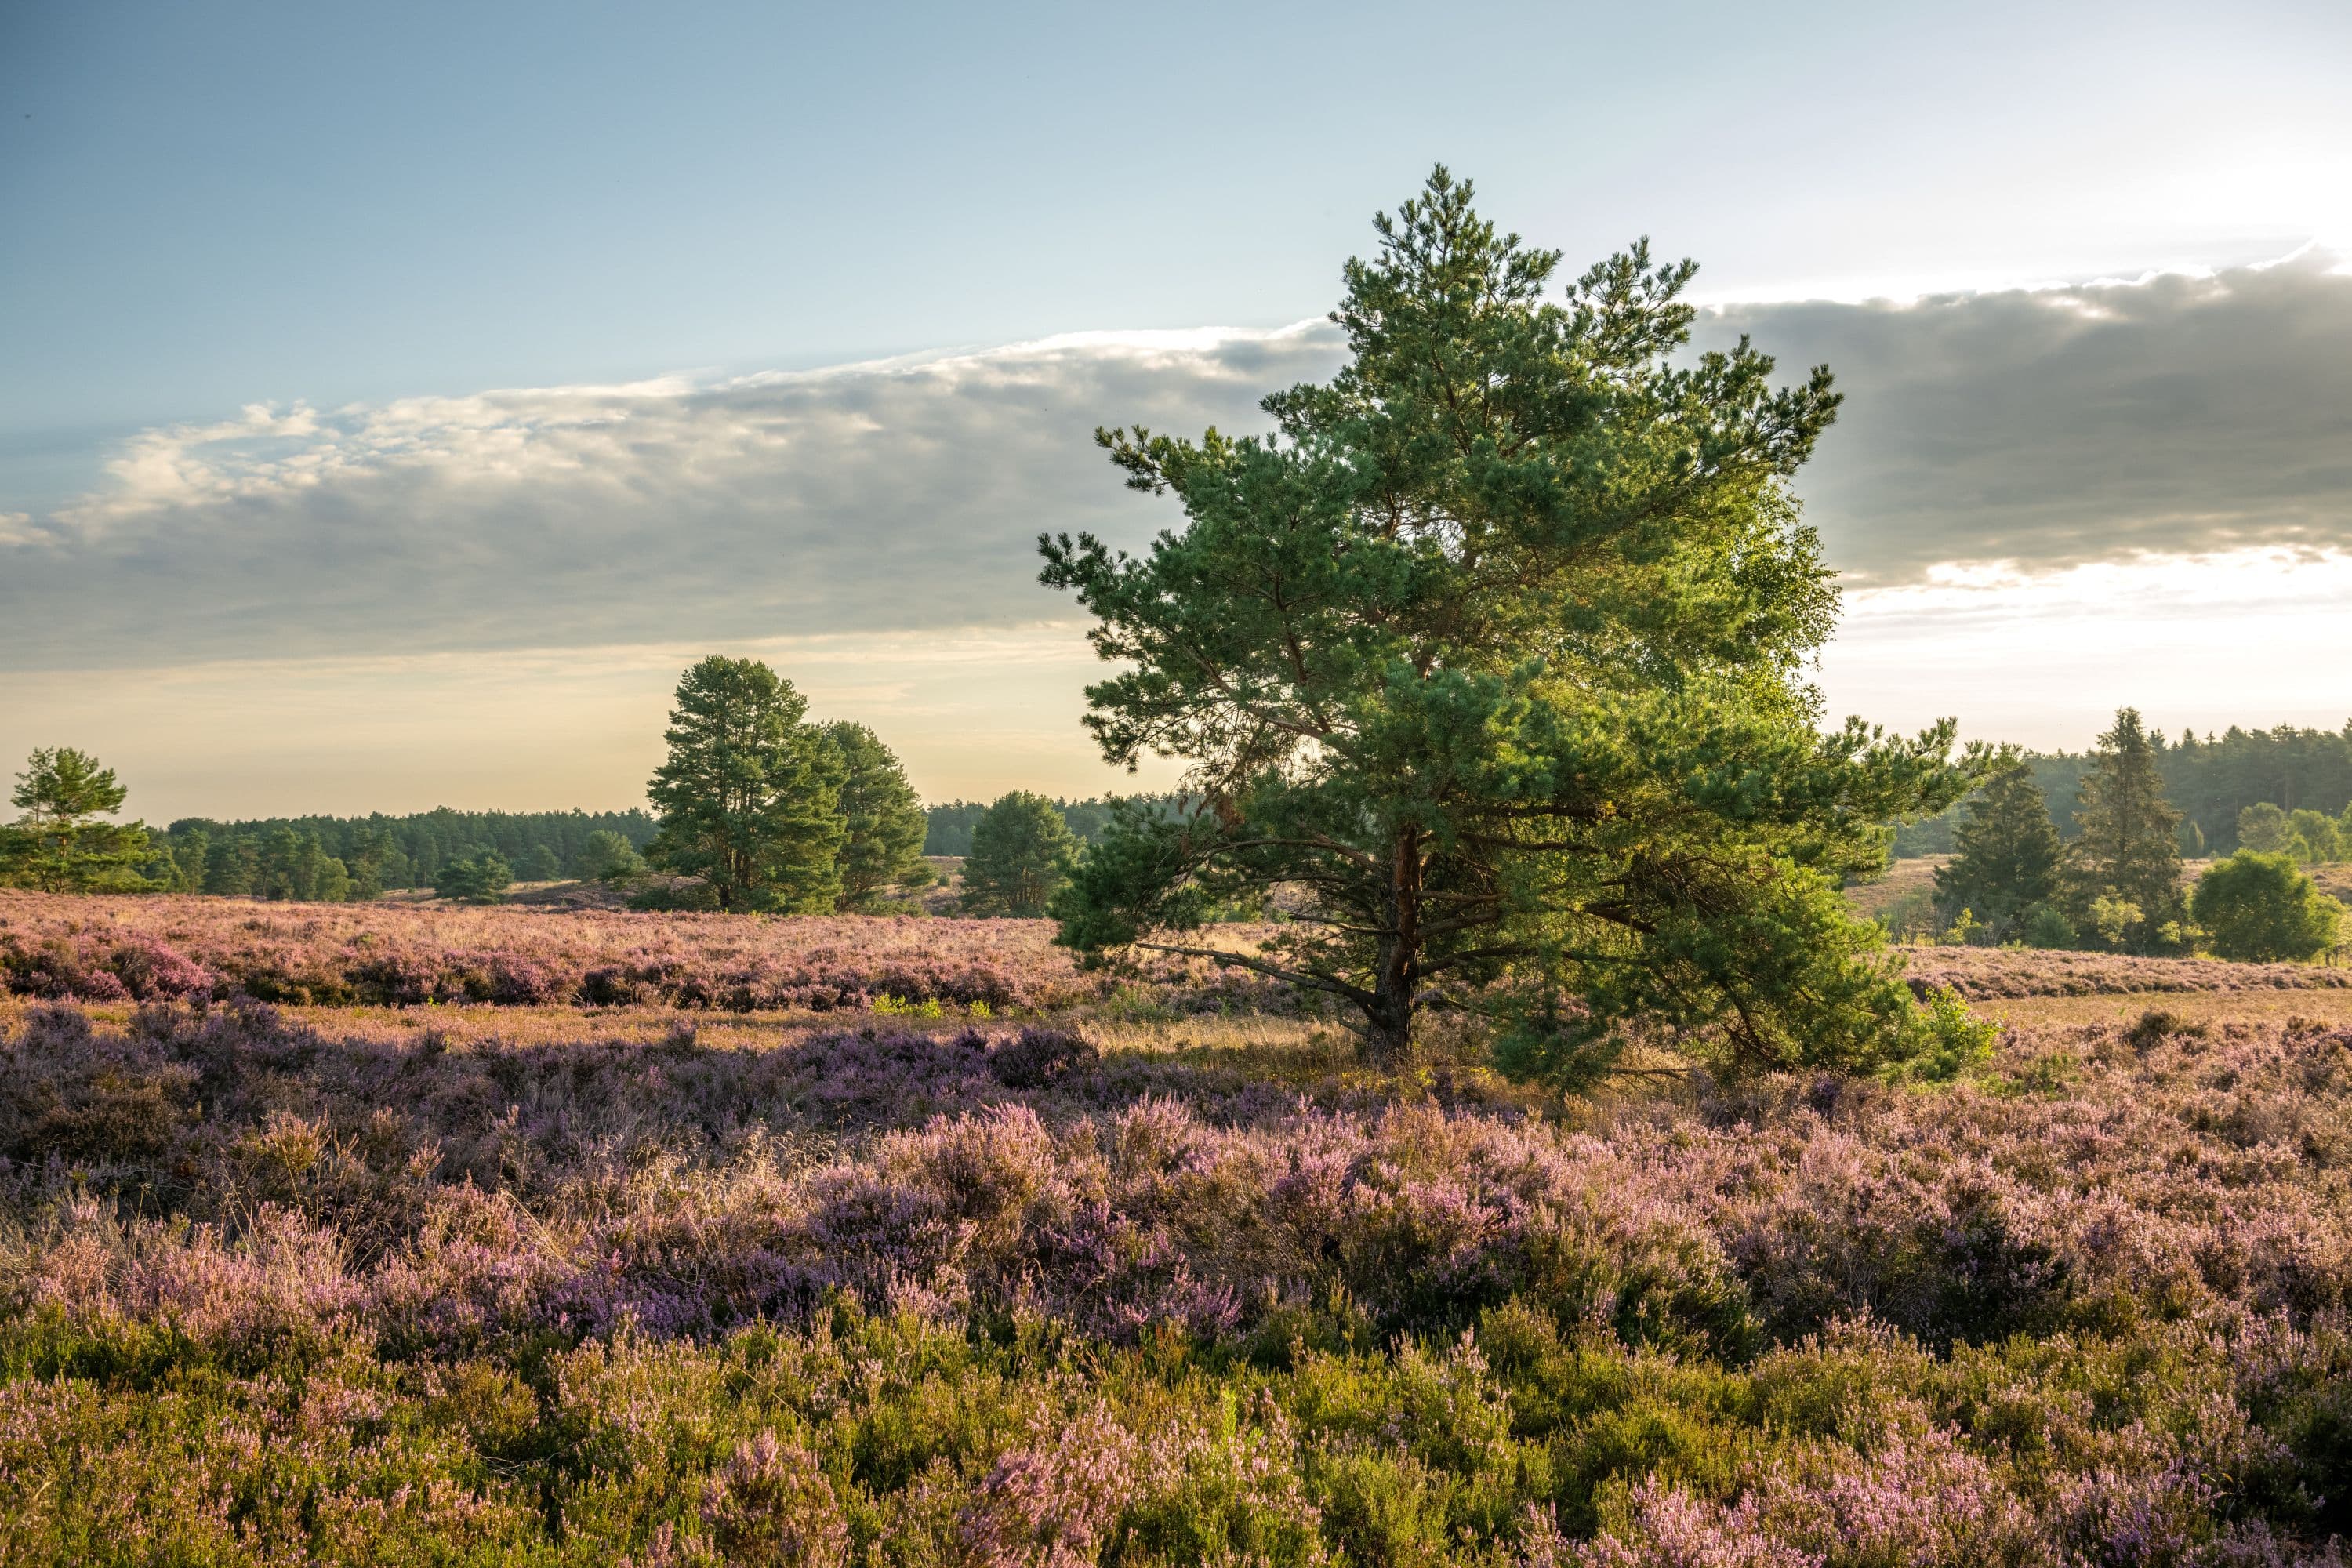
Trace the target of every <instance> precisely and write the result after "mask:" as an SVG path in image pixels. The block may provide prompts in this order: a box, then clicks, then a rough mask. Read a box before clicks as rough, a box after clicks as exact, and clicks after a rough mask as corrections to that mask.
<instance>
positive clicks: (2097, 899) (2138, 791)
mask: <svg viewBox="0 0 2352 1568" xmlns="http://www.w3.org/2000/svg"><path fill="white" fill-rule="evenodd" d="M2160 744H2161V741H2160V738H2159V737H2157V736H2154V735H2151V734H2150V733H2149V731H2147V727H2146V726H2145V724H2144V723H2143V722H2142V721H2141V719H2140V715H2139V710H2138V709H2137V708H2123V709H2118V710H2116V721H2115V727H2114V728H2113V729H2110V730H2109V731H2107V732H2106V733H2105V734H2104V735H2101V736H2100V737H2099V745H2098V750H2097V751H2095V752H2093V753H2092V757H2091V769H2090V772H2089V773H2086V774H2084V778H2083V784H2082V788H2081V790H2080V791H2079V792H2078V793H2077V794H2076V795H2075V804H2074V822H2075V825H2076V826H2077V827H2078V829H2079V830H2080V831H2079V832H2078V833H2077V835H2076V837H2075V838H2074V843H2073V844H2071V845H2069V846H2068V849H2067V866H2066V872H2065V881H2066V892H2067V900H2068V903H2069V905H2070V908H2069V910H2068V912H2069V913H2070V914H2071V915H2073V917H2074V922H2075V924H2076V925H2077V926H2078V927H2080V928H2081V929H2082V930H2084V931H2086V932H2087V931H2098V932H2099V933H2100V934H2101V936H2102V937H2103V939H2104V940H2105V941H2106V942H2108V943H2109V944H2110V945H2112V946H2114V947H2117V948H2119V949H2121V950H2122V951H2124V952H2138V953H2149V952H2165V951H2168V950H2170V949H2174V948H2178V947H2179V946H2180V945H2181V943H2182V942H2183V940H2184V939H2185V937H2186V934H2187V920H2188V902H2187V899H2186V897H2185V895H2184V894H2183V893H2182V891H2181V887H2180V840H2179V825H2180V814H2179V812H2178V811H2175V810H2174V809H2173V808H2172V807H2171V805H2169V804H2168V803H2167V802H2166V800H2165V798H2164V780H2163V777H2162V776H2161V775H2160V774H2159V773H2158V767H2157V764H2158V748H2159V746H2160Z"/></svg>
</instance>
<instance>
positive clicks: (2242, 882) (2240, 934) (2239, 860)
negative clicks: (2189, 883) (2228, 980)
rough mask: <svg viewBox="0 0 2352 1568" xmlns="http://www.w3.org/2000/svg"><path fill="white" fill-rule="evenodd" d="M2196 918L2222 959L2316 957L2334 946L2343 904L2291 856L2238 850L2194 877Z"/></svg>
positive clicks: (2266, 960)
mask: <svg viewBox="0 0 2352 1568" xmlns="http://www.w3.org/2000/svg"><path fill="white" fill-rule="evenodd" d="M2195 908H2196V914H2197V923H2198V925H2199V926H2200V928H2202V930H2203V931H2204V933H2205V942H2206V945H2207V946H2209V947H2210V948H2211V949H2212V951H2213V952H2214V954H2215V955H2216V956H2217V957H2221V958H2230V959H2236V960H2238V961H2240V962H2242V963H2276V962H2278V961H2280V960H2282V959H2304V958H2315V957H2317V956H2318V955H2319V954H2321V953H2323V952H2326V951H2327V950H2328V949H2329V948H2331V947H2333V946H2335V945H2336V935H2337V932H2338V931H2339V929H2340V926H2341V922H2342V921H2343V918H2344V908H2343V906H2342V905H2341V904H2338V903H2337V902H2336V900H2334V899H2331V898H2328V897H2327V896H2326V894H2324V893H2322V892H2321V891H2320V890H2319V889H2318V888H2317V887H2315V885H2313V883H2312V880H2311V879H2310V878H2309V877H2306V876H2305V875H2304V874H2303V872H2302V871H2300V870H2298V869H2297V868H2296V867H2295V863H2294V858H2293V857H2291V856H2286V855H2266V854H2263V853H2262V852H2261V851H2259V850H2253V849H2241V850H2239V851H2238V852H2237V853H2236V854H2234V855H2232V856H2231V857H2230V858H2228V859H2226V860H2221V861H2216V862H2215V863H2214V864H2213V865H2212V866H2210V867H2209V868H2207V869H2206V872H2205V874H2204V875H2203V876H2202V877H2200V878H2199V879H2197V897H2196V905H2195Z"/></svg>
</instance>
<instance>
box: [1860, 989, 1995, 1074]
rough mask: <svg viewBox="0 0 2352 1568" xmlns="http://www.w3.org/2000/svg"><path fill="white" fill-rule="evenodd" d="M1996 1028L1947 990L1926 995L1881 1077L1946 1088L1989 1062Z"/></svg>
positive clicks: (1909, 1021) (1934, 990) (1907, 1025)
mask: <svg viewBox="0 0 2352 1568" xmlns="http://www.w3.org/2000/svg"><path fill="white" fill-rule="evenodd" d="M1999 1039H2000V1025H1998V1024H1995V1023H1993V1022H1991V1021H1990V1019H1985V1018H1979V1017H1978V1016H1976V1015H1975V1014H1973V1013H1971V1012H1969V1006H1968V1004H1967V1003H1966V1002H1964V1001H1962V1000H1961V998H1960V994H1959V993H1958V992H1957V991H1955V990H1953V989H1952V988H1951V987H1950V986H1948V985H1938V986H1937V987H1935V988H1934V989H1933V990H1931V991H1929V992H1928V994H1927V997H1926V998H1925V1002H1924V1005H1922V1006H1921V1007H1920V1009H1919V1010H1918V1011H1917V1012H1916V1013H1915V1014H1913V1015H1912V1016H1911V1017H1910V1018H1909V1019H1908V1020H1907V1021H1906V1026H1905V1032H1904V1039H1903V1046H1904V1048H1903V1049H1902V1050H1900V1051H1897V1052H1893V1053H1890V1054H1889V1057H1888V1058H1887V1060H1886V1062H1885V1064H1884V1066H1882V1068H1880V1076H1881V1077H1883V1078H1885V1079H1887V1080H1888V1081H1889V1082H1892V1083H1950V1082H1952V1081H1953V1080H1955V1079H1958V1078H1961V1077H1963V1076H1964V1075H1967V1074H1969V1073H1973V1072H1976V1071H1978V1070H1979V1068H1982V1067H1983V1066H1984V1065H1985V1064H1986V1063H1987V1062H1989V1061H1990V1060H1991V1059H1992V1047H1993V1045H1994V1043H1995V1042H1996V1041H1998V1040H1999Z"/></svg>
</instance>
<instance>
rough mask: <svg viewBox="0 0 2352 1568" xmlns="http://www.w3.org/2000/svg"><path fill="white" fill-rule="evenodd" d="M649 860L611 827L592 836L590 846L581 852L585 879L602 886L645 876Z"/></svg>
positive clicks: (581, 863) (601, 829) (602, 829)
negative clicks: (642, 874)
mask: <svg viewBox="0 0 2352 1568" xmlns="http://www.w3.org/2000/svg"><path fill="white" fill-rule="evenodd" d="M645 868H646V858H645V857H644V856H642V855H640V854H638V853H637V847H636V846H635V845H634V844H632V843H630V842H629V841H628V839H627V838H625V837H623V836H621V835H620V834H618V833H615V832H614V831H613V830H612V829H611V828H609V827H600V828H598V829H597V830H596V831H595V832H593V833H592V834H590V835H589V836H588V844H587V847H585V848H583V850H581V852H580V869H581V872H582V874H583V875H584V876H587V877H591V878H593V879H595V880H597V881H599V882H619V881H625V880H626V879H629V878H631V877H635V876H637V875H639V874H640V873H642V872H643V871H644V870H645Z"/></svg>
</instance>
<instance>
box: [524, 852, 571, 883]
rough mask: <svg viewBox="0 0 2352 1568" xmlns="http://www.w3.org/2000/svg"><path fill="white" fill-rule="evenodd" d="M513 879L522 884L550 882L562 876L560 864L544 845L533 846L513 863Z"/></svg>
mask: <svg viewBox="0 0 2352 1568" xmlns="http://www.w3.org/2000/svg"><path fill="white" fill-rule="evenodd" d="M514 868H515V878H516V879H517V880H518V881H523V882H552V881H554V880H555V879H557V878H559V877H561V876H562V875H563V865H562V862H561V861H559V860H558V859H556V858H555V851H554V850H552V849H550V848H549V847H547V846H546V845H544V844H534V845H532V846H531V847H530V848H528V849H526V850H524V851H523V854H522V858H521V859H520V860H518V861H516V862H515V863H514Z"/></svg>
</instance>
